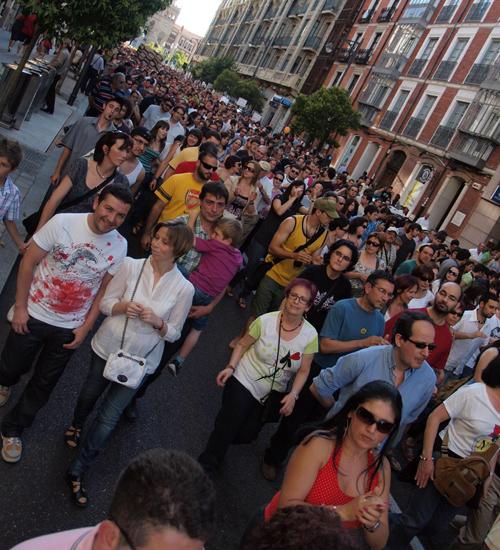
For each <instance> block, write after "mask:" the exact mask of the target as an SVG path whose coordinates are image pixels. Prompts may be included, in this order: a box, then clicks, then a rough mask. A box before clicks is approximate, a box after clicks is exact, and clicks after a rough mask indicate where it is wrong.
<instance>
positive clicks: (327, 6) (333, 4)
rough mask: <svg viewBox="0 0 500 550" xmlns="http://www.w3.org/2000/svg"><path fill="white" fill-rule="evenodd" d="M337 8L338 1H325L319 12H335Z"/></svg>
mask: <svg viewBox="0 0 500 550" xmlns="http://www.w3.org/2000/svg"><path fill="white" fill-rule="evenodd" d="M338 8H339V0H326V1H325V3H324V5H323V7H322V8H321V11H337V10H338Z"/></svg>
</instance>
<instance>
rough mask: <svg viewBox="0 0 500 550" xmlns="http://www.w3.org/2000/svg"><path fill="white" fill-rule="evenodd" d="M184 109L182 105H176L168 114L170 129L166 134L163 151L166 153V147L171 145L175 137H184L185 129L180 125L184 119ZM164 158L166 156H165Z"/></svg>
mask: <svg viewBox="0 0 500 550" xmlns="http://www.w3.org/2000/svg"><path fill="white" fill-rule="evenodd" d="M185 112H186V111H185V109H184V107H183V106H182V105H176V106H175V107H174V108H173V109H172V112H171V114H170V120H169V123H170V128H169V130H168V132H167V141H166V142H165V145H166V147H165V149H166V150H167V151H168V146H169V145H172V143H173V142H174V139H175V138H176V137H177V136H184V135H185V133H186V129H185V128H184V126H183V125H182V119H183V118H184V114H185ZM165 156H166V155H165Z"/></svg>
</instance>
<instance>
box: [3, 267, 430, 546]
mask: <svg viewBox="0 0 500 550" xmlns="http://www.w3.org/2000/svg"><path fill="white" fill-rule="evenodd" d="M14 293H15V280H14V277H13V275H11V277H10V278H9V281H8V283H7V285H6V286H5V287H4V290H3V292H2V294H0V319H2V321H1V322H0V346H1V347H3V344H4V341H5V338H6V336H7V332H8V324H7V322H6V321H5V317H6V313H7V310H8V308H9V307H10V306H11V305H12V303H13V299H14ZM244 320H245V313H244V312H243V311H242V310H241V309H240V308H239V307H238V306H237V304H236V302H235V301H234V299H229V298H225V299H224V300H223V301H222V302H221V304H220V305H219V306H218V308H217V310H216V314H215V315H214V316H212V318H211V320H210V323H209V326H208V329H207V331H206V332H205V333H204V334H203V335H202V337H201V339H200V342H199V345H198V346H197V348H196V349H195V350H194V352H193V354H192V355H191V357H190V358H189V359H188V361H187V362H186V363H185V365H184V368H183V370H182V372H181V374H180V376H179V377H177V378H172V377H171V376H169V375H168V374H167V373H166V372H164V373H163V374H162V376H161V377H160V378H159V379H158V380H157V381H156V382H155V384H153V385H152V386H151V387H150V388H149V389H148V393H147V395H146V396H145V398H143V399H142V400H141V401H140V404H139V410H140V417H139V419H138V420H137V421H136V422H135V423H134V424H130V423H129V422H127V421H125V420H123V421H122V422H121V423H120V425H119V427H118V429H117V430H116V431H115V433H114V435H113V437H112V439H111V441H110V442H109V444H108V446H107V447H106V448H105V449H104V451H103V452H102V453H101V454H100V456H99V457H98V460H97V461H96V463H95V465H94V467H93V469H92V470H91V472H90V473H89V474H88V476H87V482H86V486H87V490H88V492H89V497H90V505H89V507H88V508H86V509H84V510H82V509H79V508H76V507H75V506H74V505H73V504H72V503H71V501H70V497H69V490H68V488H67V486H66V484H65V481H64V472H65V471H66V468H67V467H68V465H69V463H70V461H71V457H72V454H73V451H72V450H71V449H69V448H68V447H66V445H65V444H64V441H63V432H64V430H65V428H66V427H67V426H68V425H69V423H70V422H71V419H72V412H73V407H74V405H75V403H76V398H77V395H78V392H79V389H80V387H81V384H82V382H83V380H84V379H85V375H86V371H87V368H88V365H89V355H90V353H89V350H90V348H89V345H88V342H87V343H85V344H84V345H83V346H82V347H81V348H80V349H79V350H78V351H77V352H76V353H75V355H74V356H73V358H72V360H71V362H70V363H69V365H68V367H67V369H66V371H65V373H64V375H63V376H62V378H61V380H60V381H59V384H58V385H57V387H56V389H55V390H54V392H53V394H52V396H51V398H50V401H49V403H48V404H47V405H46V406H45V407H44V408H43V409H42V410H41V411H40V413H39V415H38V417H37V418H36V420H35V423H34V425H33V426H32V427H31V428H30V429H29V430H26V431H25V433H24V436H23V444H24V452H23V457H22V459H21V461H20V462H19V463H18V464H14V465H13V464H7V463H5V462H3V461H2V460H0V480H1V485H0V487H1V490H0V510H1V511H2V512H1V514H2V528H1V532H0V550H7V549H9V548H11V547H12V546H13V545H15V544H17V543H19V542H21V541H23V540H26V539H28V538H31V537H35V536H39V535H42V534H46V533H51V532H55V531H62V530H66V529H73V528H77V527H83V526H88V525H94V524H96V523H98V522H99V521H101V520H102V519H103V518H104V517H105V514H106V511H107V508H108V505H109V503H110V499H111V496H112V493H113V487H114V484H115V483H116V480H117V478H118V475H119V472H120V471H121V470H122V469H123V468H124V467H125V466H126V464H127V462H128V461H129V460H130V459H131V458H132V457H134V456H136V455H137V454H138V453H140V452H141V451H144V450H146V449H151V448H155V447H163V448H167V449H170V448H175V449H180V450H183V451H185V452H187V453H189V454H190V455H191V456H193V457H197V456H198V455H199V453H200V452H201V451H202V450H203V447H204V444H205V442H206V440H207V438H208V435H209V433H210V431H211V429H212V426H213V421H214V419H215V415H216V414H217V411H218V407H219V404H220V398H221V391H220V390H219V388H218V387H217V386H216V384H215V375H216V373H217V372H218V371H219V370H220V368H222V367H223V366H224V365H225V364H227V360H228V358H229V355H230V350H229V348H228V343H229V341H230V340H231V339H232V338H233V337H234V335H235V334H237V333H238V332H239V330H240V329H241V326H242V324H243V322H244ZM1 347H0V349H1ZM22 385H23V384H22V382H21V383H20V384H18V386H17V387H16V388H15V390H14V392H13V395H12V398H11V399H12V402H14V401H15V400H16V399H17V397H18V395H19V392H20V390H21V387H22ZM12 402H11V403H9V404H7V405H6V406H5V408H3V409H0V419H1V418H2V417H3V415H4V414H5V412H6V410H7V409H8V408H9V407H10V406H11V405H12ZM90 422H91V419H90V420H89V423H88V425H90ZM272 432H273V426H266V427H265V428H264V430H263V431H262V433H261V434H260V436H259V439H258V441H257V442H255V443H253V444H250V445H239V446H233V447H231V448H230V450H229V452H228V455H227V457H226V463H225V467H224V470H223V471H222V473H221V475H220V476H219V477H218V478H217V479H216V489H217V496H218V522H217V528H216V532H215V534H214V537H213V538H212V540H211V541H210V543H209V544H208V545H207V549H208V550H233V549H237V548H238V543H239V540H240V538H241V535H242V534H243V532H244V530H245V527H246V525H247V523H248V521H249V519H250V517H251V516H252V515H253V513H254V512H255V511H256V509H257V508H258V507H259V506H261V505H262V504H265V503H267V502H268V501H269V500H270V498H271V497H272V496H273V494H274V492H275V491H276V490H277V489H279V486H280V481H281V480H280V479H278V480H277V481H276V482H275V483H269V482H268V481H265V480H264V479H263V478H262V477H261V475H260V473H259V461H260V457H261V456H262V454H263V452H264V449H265V447H266V444H267V442H268V440H269V437H270V435H271V434H272ZM410 491H411V486H410V485H407V484H402V483H399V482H398V481H397V480H396V479H394V477H393V483H392V493H393V495H394V496H395V497H396V500H397V501H398V503H399V505H400V506H402V507H403V508H404V503H405V501H406V500H407V498H408V496H409V493H410ZM425 547H426V548H431V546H430V545H425ZM401 550H404V549H401Z"/></svg>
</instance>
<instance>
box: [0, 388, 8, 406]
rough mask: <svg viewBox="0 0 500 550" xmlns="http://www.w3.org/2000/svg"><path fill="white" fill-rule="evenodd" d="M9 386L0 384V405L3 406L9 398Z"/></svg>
mask: <svg viewBox="0 0 500 550" xmlns="http://www.w3.org/2000/svg"><path fill="white" fill-rule="evenodd" d="M9 397H10V388H9V386H0V407H3V406H4V405H5V403H7V401H8V400H9Z"/></svg>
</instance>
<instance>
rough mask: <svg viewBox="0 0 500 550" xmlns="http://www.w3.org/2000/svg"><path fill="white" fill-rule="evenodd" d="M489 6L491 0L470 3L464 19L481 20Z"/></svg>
mask: <svg viewBox="0 0 500 550" xmlns="http://www.w3.org/2000/svg"><path fill="white" fill-rule="evenodd" d="M490 6H491V0H482V1H481V0H480V1H479V2H475V3H474V4H472V6H471V8H470V10H469V13H468V14H467V15H466V16H465V21H481V20H482V19H483V17H484V16H485V14H486V12H487V11H488V9H489V7H490Z"/></svg>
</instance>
